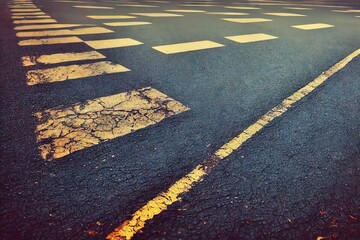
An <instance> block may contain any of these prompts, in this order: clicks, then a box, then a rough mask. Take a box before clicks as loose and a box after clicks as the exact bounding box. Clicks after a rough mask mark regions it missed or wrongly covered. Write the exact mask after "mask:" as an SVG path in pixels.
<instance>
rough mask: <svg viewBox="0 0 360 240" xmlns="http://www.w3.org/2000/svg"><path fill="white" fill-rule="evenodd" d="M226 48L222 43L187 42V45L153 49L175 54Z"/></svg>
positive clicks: (170, 45)
mask: <svg viewBox="0 0 360 240" xmlns="http://www.w3.org/2000/svg"><path fill="white" fill-rule="evenodd" d="M218 47H224V45H222V44H220V43H216V42H213V41H209V40H204V41H196V42H186V43H177V44H169V45H162V46H156V47H153V49H155V50H157V51H159V52H162V53H165V54H174V53H182V52H190V51H198V50H204V49H210V48H218Z"/></svg>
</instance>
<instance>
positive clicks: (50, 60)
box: [22, 51, 106, 67]
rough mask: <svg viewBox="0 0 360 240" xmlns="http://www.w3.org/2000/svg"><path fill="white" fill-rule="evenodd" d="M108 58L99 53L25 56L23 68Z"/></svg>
mask: <svg viewBox="0 0 360 240" xmlns="http://www.w3.org/2000/svg"><path fill="white" fill-rule="evenodd" d="M104 58H106V57H105V56H104V55H102V54H101V53H99V52H96V51H90V52H80V53H57V54H50V55H41V56H24V57H22V62H23V66H25V67H28V66H34V65H36V64H56V63H64V62H74V61H82V60H96V59H104Z"/></svg>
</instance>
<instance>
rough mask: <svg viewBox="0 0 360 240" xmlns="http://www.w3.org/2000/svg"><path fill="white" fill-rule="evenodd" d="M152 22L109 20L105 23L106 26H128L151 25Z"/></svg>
mask: <svg viewBox="0 0 360 240" xmlns="http://www.w3.org/2000/svg"><path fill="white" fill-rule="evenodd" d="M149 24H151V22H108V23H104V25H106V26H111V27H126V26H139V25H149Z"/></svg>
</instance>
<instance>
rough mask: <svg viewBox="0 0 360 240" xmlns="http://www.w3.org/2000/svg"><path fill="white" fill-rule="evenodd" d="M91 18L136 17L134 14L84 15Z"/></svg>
mask: <svg viewBox="0 0 360 240" xmlns="http://www.w3.org/2000/svg"><path fill="white" fill-rule="evenodd" d="M86 17H88V18H91V19H132V18H137V17H135V16H126V15H89V16H86Z"/></svg>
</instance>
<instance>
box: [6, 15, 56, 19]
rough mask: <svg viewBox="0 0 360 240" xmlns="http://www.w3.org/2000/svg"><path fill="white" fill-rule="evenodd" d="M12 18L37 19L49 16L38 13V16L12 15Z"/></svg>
mask: <svg viewBox="0 0 360 240" xmlns="http://www.w3.org/2000/svg"><path fill="white" fill-rule="evenodd" d="M11 18H12V19H34V18H36V19H38V18H51V17H50V16H48V15H39V16H12V17H11Z"/></svg>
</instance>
